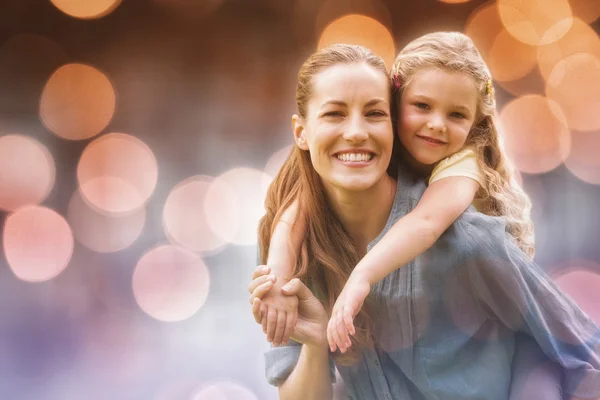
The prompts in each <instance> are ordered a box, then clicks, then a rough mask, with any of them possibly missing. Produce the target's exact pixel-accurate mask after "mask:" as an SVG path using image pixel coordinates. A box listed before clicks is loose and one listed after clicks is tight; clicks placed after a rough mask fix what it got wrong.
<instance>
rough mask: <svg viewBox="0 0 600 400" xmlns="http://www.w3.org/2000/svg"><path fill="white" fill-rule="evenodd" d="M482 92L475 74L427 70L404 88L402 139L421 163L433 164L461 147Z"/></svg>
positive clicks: (400, 120) (400, 133)
mask: <svg viewBox="0 0 600 400" xmlns="http://www.w3.org/2000/svg"><path fill="white" fill-rule="evenodd" d="M477 99H478V93H477V89H476V87H475V82H474V81H473V79H472V78H471V77H469V76H468V75H466V74H464V73H460V72H450V71H446V70H443V69H426V70H424V71H422V72H419V73H417V74H416V75H415V76H414V77H413V79H412V80H411V81H410V82H409V84H408V85H407V86H406V87H405V88H404V91H403V93H402V97H401V100H400V105H399V107H400V109H399V116H400V118H399V119H398V122H397V130H398V138H399V139H400V142H401V143H402V145H403V147H404V148H405V150H406V151H408V153H409V154H410V155H411V156H412V157H413V158H414V159H415V160H416V161H417V162H419V163H420V164H424V165H432V164H435V163H437V162H438V161H441V160H442V159H444V158H446V157H448V156H450V155H452V154H454V153H456V152H457V151H459V150H461V149H462V148H463V147H464V145H465V142H466V140H467V136H468V135H469V132H470V131H471V127H472V126H473V123H474V121H475V117H476V113H477Z"/></svg>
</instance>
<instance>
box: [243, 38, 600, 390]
mask: <svg viewBox="0 0 600 400" xmlns="http://www.w3.org/2000/svg"><path fill="white" fill-rule="evenodd" d="M308 63H309V64H310V65H312V66H313V68H312V69H306V68H303V70H304V71H305V76H300V77H299V78H300V85H299V87H300V88H304V89H303V90H301V91H300V93H299V94H300V95H299V96H298V109H299V113H300V117H299V118H296V119H295V122H294V133H295V136H296V140H297V141H299V142H302V143H304V142H306V143H307V144H308V149H309V151H308V152H301V151H300V150H298V149H296V150H295V151H296V154H294V155H292V158H291V159H290V160H288V162H287V163H286V166H284V168H283V169H282V171H281V173H280V175H279V176H278V178H277V181H278V182H279V185H278V187H279V188H280V191H281V192H280V193H279V194H281V193H288V194H290V195H289V196H287V197H286V196H280V198H279V200H277V196H275V195H273V196H271V197H270V198H269V199H268V200H267V208H268V215H269V213H270V215H271V224H272V221H273V220H276V219H277V217H278V215H277V212H278V211H277V210H282V209H285V208H286V207H287V206H289V204H291V202H292V201H293V199H294V198H295V197H296V196H297V194H298V191H300V190H303V195H304V196H307V197H308V199H306V198H303V197H300V200H301V205H302V206H304V207H306V210H307V214H310V216H312V217H314V221H313V222H312V223H309V224H308V226H309V229H308V238H307V242H308V243H309V245H308V248H307V249H306V250H305V251H304V253H303V254H301V258H303V259H304V260H307V262H305V263H304V265H305V267H306V268H305V270H304V271H300V273H299V274H298V275H300V276H302V278H303V280H304V281H305V282H306V283H307V284H308V286H309V287H311V288H312V289H313V292H314V293H315V294H317V296H316V297H315V296H314V295H313V294H312V293H311V292H310V291H309V290H308V289H306V286H304V285H303V284H301V283H300V282H299V281H297V280H296V281H294V282H293V283H292V287H291V293H294V290H297V291H299V292H298V295H299V299H300V308H299V321H298V324H297V326H296V329H295V331H294V333H293V334H292V336H291V338H292V339H294V340H295V341H296V342H298V343H302V346H298V345H297V344H298V343H296V345H294V344H292V343H291V344H289V345H288V346H284V347H279V348H274V349H272V350H271V351H270V352H269V353H268V354H267V374H268V377H269V380H270V381H271V382H272V383H275V384H279V388H280V395H281V398H318V399H321V398H330V397H331V374H330V373H328V371H331V364H330V362H329V352H328V348H327V340H326V337H325V331H326V327H327V312H326V311H325V308H324V307H323V306H322V303H320V302H317V301H316V299H317V298H320V299H322V300H323V303H325V304H326V305H328V306H329V307H331V305H332V302H334V301H335V295H336V294H337V293H339V292H340V290H341V286H343V283H344V277H347V276H348V273H349V270H350V269H351V267H352V266H353V265H355V264H356V261H357V260H358V259H359V258H360V257H362V256H363V255H364V254H365V253H366V251H367V250H368V248H370V247H372V246H373V245H374V244H375V243H376V242H377V241H378V240H379V238H381V236H382V235H383V234H384V233H385V232H386V231H387V229H389V227H390V225H391V224H393V223H394V222H395V221H396V220H398V219H399V218H401V217H402V216H403V215H404V214H406V213H407V212H408V211H410V209H411V208H412V207H414V205H415V204H416V202H417V200H418V199H419V197H420V195H421V194H422V192H423V190H424V189H425V184H424V182H423V181H422V180H421V179H416V178H415V176H414V175H412V174H410V173H409V172H408V171H406V170H404V169H402V168H400V169H399V173H398V176H397V178H396V177H394V176H393V175H390V174H387V173H386V170H387V169H388V166H389V165H390V164H389V162H390V159H391V155H392V149H393V147H394V146H393V137H394V136H393V134H392V129H391V118H390V112H389V111H390V106H389V103H390V100H389V99H390V96H389V86H388V85H389V83H388V80H387V76H386V72H385V68H384V66H383V63H381V62H379V61H378V60H377V58H376V57H374V56H373V55H372V54H370V53H369V52H367V51H365V50H364V49H359V48H357V47H355V46H341V47H337V48H333V49H328V50H326V51H323V52H320V53H317V55H315V56H313V57H312V58H311V59H309V62H308ZM335 107H342V109H343V111H342V113H343V118H344V121H346V122H345V123H344V124H342V125H343V129H339V127H340V126H341V125H340V124H337V123H334V122H335V121H334V120H335V118H340V115H339V112H340V111H339V109H336V108H335ZM353 151H362V152H368V153H370V154H373V158H372V159H371V161H370V162H369V163H366V164H365V166H364V167H363V168H353V169H350V168H349V167H347V166H345V165H343V164H342V163H338V162H337V161H338V160H339V155H340V154H344V153H348V152H353ZM392 172H393V170H392ZM297 182H301V183H302V184H301V185H297V184H296V183H297ZM294 191H296V193H294ZM272 194H273V193H272ZM282 198H283V200H282ZM266 231H269V229H266ZM268 242H269V237H268V235H265V237H261V247H262V252H263V253H262V255H263V256H262V258H263V260H264V258H265V252H267V251H268ZM315 249H316V250H315ZM311 260H314V261H311ZM340 265H341V267H338V268H339V269H338V270H336V266H340ZM323 266H324V267H323ZM319 267H320V268H319ZM262 279H263V280H264V278H262ZM260 280H261V277H260V276H258V277H257V278H256V279H255V281H254V285H253V287H251V289H254V288H255V287H256V286H258V284H260V282H261V281H260ZM265 285H266V286H267V287H268V284H265ZM294 285H296V286H297V287H296V288H294ZM263 289H264V287H262V288H261V287H259V288H258V289H256V290H255V293H254V294H255V295H256V296H257V297H260V291H261V290H263ZM536 291H537V293H536ZM259 303H260V300H255V303H254V306H255V308H254V311H255V313H258V311H257V310H258V309H257V308H256V305H257V304H259ZM366 309H367V310H369V312H365V313H364V315H363V316H362V317H361V318H358V323H357V325H358V326H359V327H361V328H362V330H357V337H356V342H355V346H353V347H352V349H354V350H355V352H354V353H353V352H350V353H349V354H348V356H349V357H350V358H351V359H352V360H351V361H353V362H352V363H346V362H345V361H347V360H344V359H343V358H342V357H341V356H339V355H336V361H337V365H338V369H339V370H340V373H341V375H342V377H343V378H344V381H345V382H346V385H347V387H348V389H349V392H350V395H351V396H352V397H353V398H356V399H359V398H360V399H370V398H387V399H392V398H394V399H396V398H397V399H403V398H412V399H426V398H442V399H469V398H489V399H506V398H508V391H509V387H510V378H511V374H510V368H511V363H512V360H513V350H514V344H515V331H519V330H522V331H523V332H525V333H527V334H528V335H530V336H533V337H535V339H536V341H537V342H538V343H539V345H540V346H541V347H542V349H543V350H544V352H545V353H546V354H547V355H548V356H550V357H551V358H552V359H554V360H556V361H557V362H559V363H560V364H561V365H562V367H563V370H564V373H565V390H566V391H567V393H568V394H573V395H577V396H579V397H581V398H593V396H600V388H599V387H598V385H600V383H599V382H600V375H599V374H598V365H599V364H600V360H599V359H598V355H597V354H596V353H595V352H594V348H593V347H594V346H595V344H596V343H597V342H598V334H597V328H596V327H595V325H594V324H593V323H591V321H590V320H589V319H587V318H586V317H585V316H584V315H583V314H582V313H581V312H580V311H579V310H578V309H577V308H576V306H575V305H574V304H573V303H572V302H570V300H568V299H566V298H565V297H564V296H563V295H562V294H561V293H560V292H559V291H557V290H556V289H555V287H554V286H553V285H552V284H551V282H549V281H547V280H546V278H545V277H544V276H543V274H542V273H541V272H540V271H539V268H537V266H535V265H534V264H533V263H531V262H530V261H529V260H528V259H527V257H525V255H524V254H523V253H522V252H521V251H520V250H519V249H518V248H517V247H516V246H515V245H514V244H512V242H511V241H510V240H509V239H508V237H507V234H506V231H505V226H504V223H503V221H502V220H500V219H495V218H491V217H487V216H484V215H482V214H479V213H475V212H467V213H465V214H464V215H463V216H462V217H461V218H460V219H459V220H458V221H457V222H456V223H455V224H453V225H452V226H451V227H450V229H448V231H447V232H446V233H445V234H444V235H443V236H442V237H441V238H440V240H438V242H437V243H436V244H435V245H434V246H433V247H432V248H431V249H430V250H429V251H428V252H426V253H425V254H424V255H423V256H421V257H418V258H417V259H416V260H415V261H414V262H412V263H411V264H410V265H409V266H408V267H405V268H401V269H399V270H397V271H395V272H394V273H392V274H390V275H389V276H387V277H386V278H385V279H384V280H383V281H381V282H380V283H378V284H377V285H376V286H375V287H374V288H373V290H372V293H371V295H370V296H369V298H368V299H367V302H366ZM569 313H571V314H572V315H573V316H570V315H569ZM368 316H371V317H372V321H369V319H368ZM257 317H260V316H257ZM373 342H374V343H373ZM373 344H374V345H375V346H373ZM294 396H296V397H294Z"/></svg>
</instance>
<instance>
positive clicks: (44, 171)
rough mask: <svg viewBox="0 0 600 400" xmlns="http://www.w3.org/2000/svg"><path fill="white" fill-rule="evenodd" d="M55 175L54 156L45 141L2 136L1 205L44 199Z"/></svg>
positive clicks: (9, 208) (11, 208)
mask: <svg viewBox="0 0 600 400" xmlns="http://www.w3.org/2000/svg"><path fill="white" fill-rule="evenodd" d="M55 177H56V171H55V167H54V160H53V159H52V156H51V155H50V152H49V151H48V149H47V148H46V147H45V146H44V145H42V144H41V143H39V142H38V141H37V140H35V139H33V138H30V137H27V136H23V135H17V134H11V135H6V136H2V137H0V209H2V210H4V211H14V210H16V209H17V208H19V207H22V206H25V205H32V204H39V203H41V202H43V201H44V200H45V199H46V197H48V194H50V191H51V190H52V187H53V186H54V181H55Z"/></svg>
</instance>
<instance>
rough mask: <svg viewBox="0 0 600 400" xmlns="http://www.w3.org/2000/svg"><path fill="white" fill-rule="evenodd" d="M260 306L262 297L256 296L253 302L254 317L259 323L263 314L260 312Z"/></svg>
mask: <svg viewBox="0 0 600 400" xmlns="http://www.w3.org/2000/svg"><path fill="white" fill-rule="evenodd" d="M260 307H261V304H260V299H259V298H254V301H253V302H252V316H253V317H254V320H255V321H256V323H257V324H260V320H261V319H262V316H261V314H260Z"/></svg>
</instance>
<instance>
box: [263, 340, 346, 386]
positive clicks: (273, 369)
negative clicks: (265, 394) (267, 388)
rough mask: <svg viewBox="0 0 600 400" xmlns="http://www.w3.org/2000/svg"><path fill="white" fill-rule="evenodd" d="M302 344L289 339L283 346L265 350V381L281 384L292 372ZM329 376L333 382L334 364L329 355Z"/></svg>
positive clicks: (334, 379) (274, 384) (276, 384)
mask: <svg viewBox="0 0 600 400" xmlns="http://www.w3.org/2000/svg"><path fill="white" fill-rule="evenodd" d="M301 350H302V345H301V344H300V343H298V342H296V341H293V340H289V341H288V342H287V344H286V345H285V346H279V347H271V348H270V349H269V350H267V352H265V373H266V376H267V382H269V384H271V385H273V386H279V385H281V384H282V383H283V382H284V381H285V380H286V379H287V377H288V376H289V375H290V374H291V373H292V371H293V370H294V368H295V367H296V364H298V360H299V359H300V351H301ZM329 376H330V377H331V383H335V381H336V378H335V364H334V362H333V360H332V359H331V357H329Z"/></svg>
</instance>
